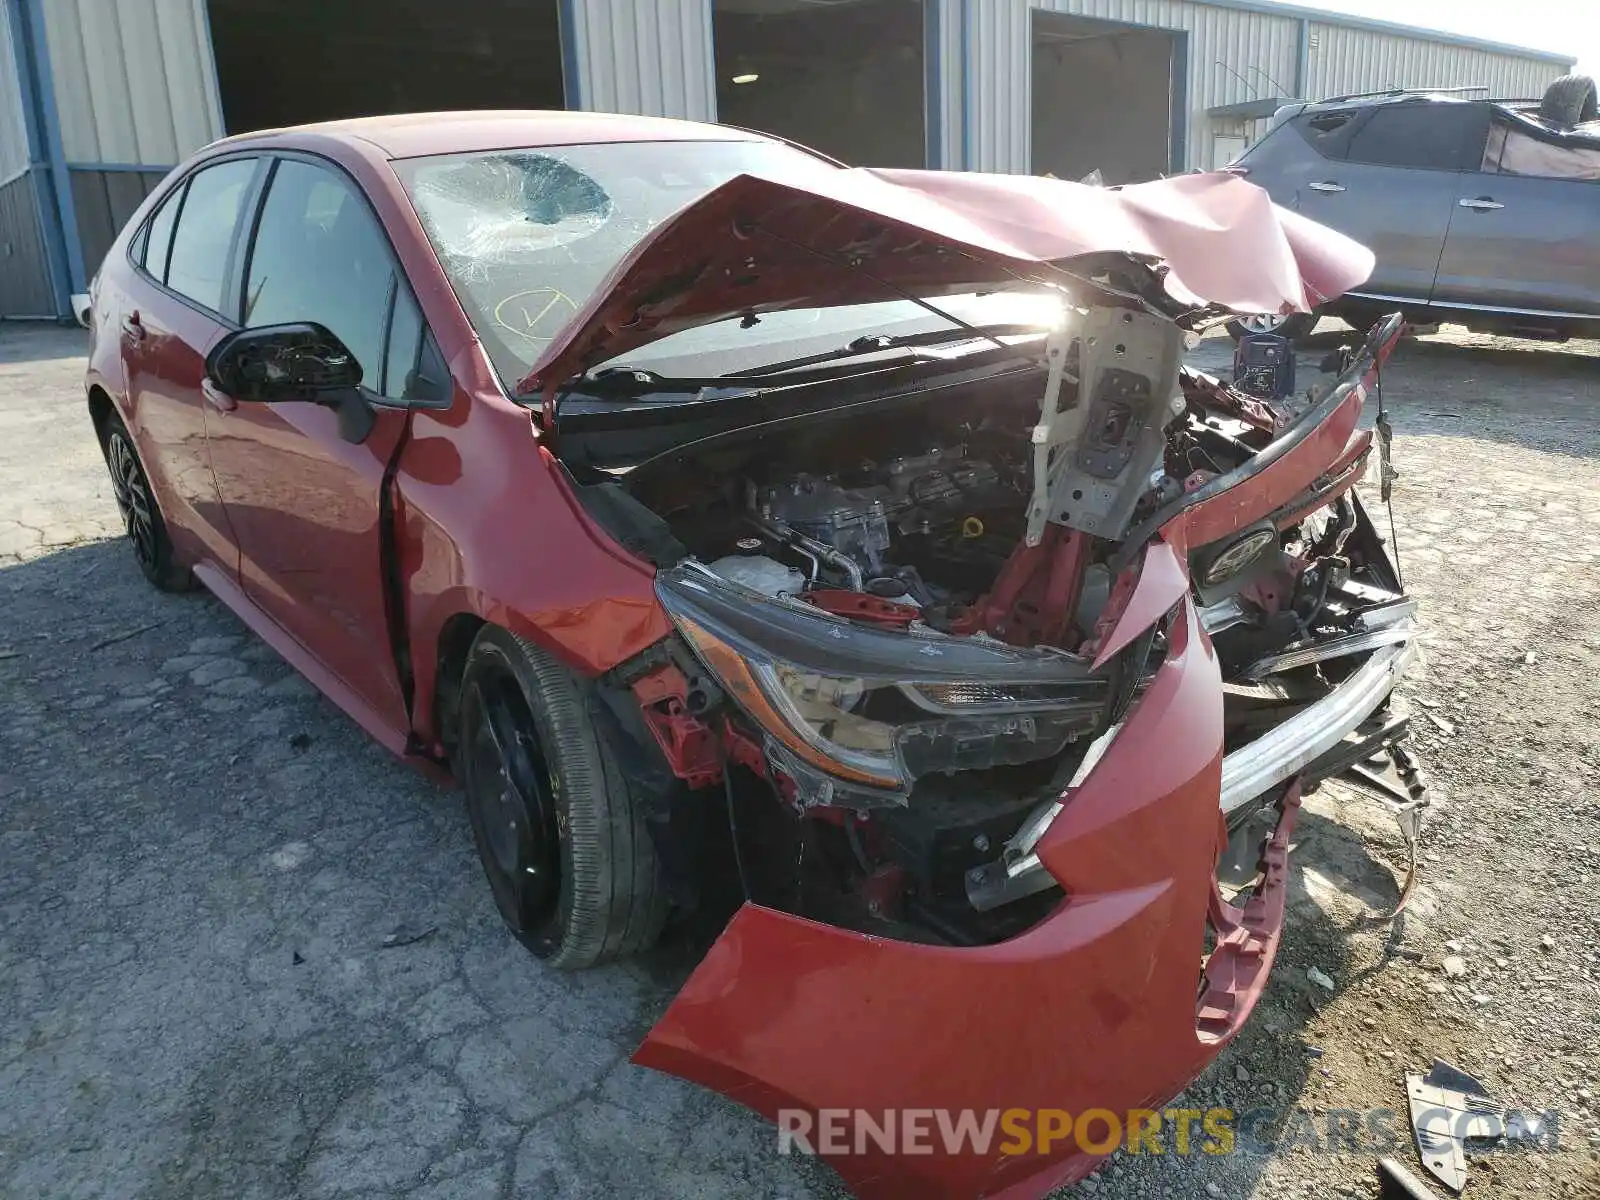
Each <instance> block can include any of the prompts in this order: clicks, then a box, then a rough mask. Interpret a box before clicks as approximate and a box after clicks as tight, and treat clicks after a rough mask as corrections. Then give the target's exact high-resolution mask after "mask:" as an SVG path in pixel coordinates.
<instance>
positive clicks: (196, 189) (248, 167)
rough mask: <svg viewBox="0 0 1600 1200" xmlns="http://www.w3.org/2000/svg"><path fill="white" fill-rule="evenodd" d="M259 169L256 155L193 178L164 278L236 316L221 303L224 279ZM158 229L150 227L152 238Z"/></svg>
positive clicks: (183, 291) (199, 301) (178, 289)
mask: <svg viewBox="0 0 1600 1200" xmlns="http://www.w3.org/2000/svg"><path fill="white" fill-rule="evenodd" d="M255 170H256V160H255V159H253V158H240V159H233V160H231V161H229V162H225V163H218V164H217V165H216V166H214V167H206V168H205V169H204V170H201V171H198V172H196V173H195V174H194V176H193V177H192V178H190V180H189V186H188V188H187V190H186V191H185V192H184V193H183V197H184V198H183V203H182V205H181V206H180V207H179V209H178V221H177V228H176V229H175V230H174V231H173V234H172V250H171V253H170V255H169V256H168V260H167V274H166V278H165V280H164V281H163V282H165V283H166V285H167V286H168V287H169V288H171V289H172V290H173V291H175V292H178V293H179V294H181V295H184V296H187V297H189V299H191V300H193V301H194V302H195V303H196V304H203V305H205V307H207V308H209V309H211V310H212V311H213V312H220V313H224V314H225V315H227V316H232V315H233V313H232V307H233V306H232V305H229V306H228V308H227V309H224V308H223V307H222V281H223V278H224V277H225V276H226V275H227V273H228V257H229V252H230V251H231V250H232V249H233V233H234V229H235V228H236V227H237V226H238V224H239V211H240V210H241V209H242V208H243V207H244V198H245V193H246V192H247V191H248V190H249V187H250V179H251V177H252V176H253V175H254V174H255ZM154 233H155V231H154V229H152V230H151V234H152V237H151V241H152V242H154V240H155V238H154ZM147 261H148V258H147Z"/></svg>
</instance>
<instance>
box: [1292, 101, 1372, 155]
mask: <svg viewBox="0 0 1600 1200" xmlns="http://www.w3.org/2000/svg"><path fill="white" fill-rule="evenodd" d="M1358 115H1359V114H1358V113H1356V112H1353V111H1343V112H1341V111H1332V112H1314V113H1302V114H1301V115H1300V116H1298V117H1296V118H1295V119H1294V122H1293V124H1294V127H1295V129H1296V130H1297V131H1298V132H1299V134H1300V136H1301V137H1302V138H1304V139H1305V140H1306V141H1307V142H1309V143H1310V145H1311V148H1312V149H1313V150H1315V151H1316V152H1317V153H1318V154H1320V155H1322V157H1323V158H1333V159H1342V158H1343V157H1344V156H1345V151H1346V150H1348V149H1349V146H1350V135H1351V134H1353V133H1354V132H1355V130H1356V126H1357V124H1358V123H1359V122H1358V121H1357V120H1356V118H1357V116H1358Z"/></svg>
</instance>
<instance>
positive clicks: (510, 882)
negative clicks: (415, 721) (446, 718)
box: [460, 659, 562, 957]
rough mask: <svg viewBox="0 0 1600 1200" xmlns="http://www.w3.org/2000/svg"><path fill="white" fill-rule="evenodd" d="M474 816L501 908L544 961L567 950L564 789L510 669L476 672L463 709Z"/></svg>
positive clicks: (489, 666)
mask: <svg viewBox="0 0 1600 1200" xmlns="http://www.w3.org/2000/svg"><path fill="white" fill-rule="evenodd" d="M461 721H462V726H461V729H462V734H463V735H464V736H463V738H462V744H461V751H460V752H461V761H462V766H463V772H464V774H465V776H466V778H465V780H464V783H465V784H466V792H467V812H468V815H469V817H470V819H471V821H472V834H473V838H474V839H475V840H476V842H477V844H478V853H479V856H480V858H481V859H482V860H483V867H484V873H485V874H486V875H487V876H488V877H489V887H490V890H491V891H492V892H493V893H494V902H495V906H496V907H497V908H498V909H499V910H500V915H501V916H502V917H503V918H504V919H505V922H506V924H507V925H508V926H510V927H511V931H512V932H513V933H514V934H515V935H516V936H517V938H518V939H519V940H520V941H521V942H522V943H523V945H525V946H527V947H528V949H530V950H532V951H533V952H534V953H535V954H537V955H539V956H540V957H548V956H549V955H550V954H551V953H553V952H554V950H555V949H556V948H557V947H558V946H559V945H560V943H561V932H562V931H561V924H562V922H561V921H560V910H561V887H562V868H561V860H562V854H561V829H562V821H561V817H560V815H559V812H558V809H557V805H556V786H555V783H554V780H553V779H552V777H551V774H550V769H549V766H548V765H547V764H546V762H545V758H544V754H543V752H542V751H541V750H540V748H539V743H538V736H537V733H536V731H535V727H534V721H533V714H532V712H531V711H530V710H529V707H528V702H527V699H526V697H524V695H523V693H522V689H521V687H520V686H519V685H518V682H517V679H516V677H515V676H514V675H513V674H512V672H511V670H510V668H509V666H507V665H506V664H504V663H503V662H496V661H494V660H492V659H491V660H489V661H487V662H485V663H483V664H481V665H480V666H479V669H478V670H476V671H474V673H473V678H472V679H471V680H469V681H468V683H467V687H466V694H465V695H464V696H463V697H462V706H461Z"/></svg>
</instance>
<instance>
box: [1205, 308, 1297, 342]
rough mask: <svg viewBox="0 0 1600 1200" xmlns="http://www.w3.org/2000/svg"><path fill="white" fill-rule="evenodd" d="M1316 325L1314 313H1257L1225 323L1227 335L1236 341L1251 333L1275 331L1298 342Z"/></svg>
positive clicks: (1280, 335)
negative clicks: (1278, 314)
mask: <svg viewBox="0 0 1600 1200" xmlns="http://www.w3.org/2000/svg"><path fill="white" fill-rule="evenodd" d="M1316 327H1317V315H1316V313H1289V314H1288V315H1287V316H1273V315H1271V314H1268V313H1259V314H1257V315H1255V316H1249V317H1240V318H1239V319H1238V320H1236V321H1229V322H1228V325H1227V329H1228V336H1229V337H1231V338H1232V339H1233V340H1234V341H1236V342H1237V341H1239V340H1240V339H1242V338H1244V337H1246V336H1248V335H1250V334H1252V333H1275V334H1277V335H1278V336H1279V337H1286V338H1288V339H1289V340H1290V341H1291V342H1299V341H1301V340H1303V339H1304V338H1307V337H1309V336H1310V334H1311V331H1312V330H1313V329H1315V328H1316Z"/></svg>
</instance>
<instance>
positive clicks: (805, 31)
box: [712, 0, 927, 167]
mask: <svg viewBox="0 0 1600 1200" xmlns="http://www.w3.org/2000/svg"><path fill="white" fill-rule="evenodd" d="M712 14H713V16H712V21H713V25H712V33H713V36H714V38H715V42H716V71H717V119H718V120H719V121H722V122H724V123H726V124H729V125H742V126H744V127H746V128H748V129H759V130H762V131H763V132H766V133H772V134H776V135H778V136H779V137H784V138H788V139H789V140H790V141H793V142H800V143H801V144H803V145H806V146H811V147H812V148H814V149H817V150H821V151H822V152H823V153H825V154H831V155H833V157H835V158H838V159H842V160H843V161H844V162H847V163H849V164H851V165H852V166H869V167H920V166H924V165H925V164H926V163H927V144H926V143H927V138H926V126H925V123H924V122H925V119H926V118H925V109H926V105H925V103H924V100H923V91H924V88H923V82H924V72H925V70H926V57H925V50H924V38H925V35H924V31H923V22H924V19H925V14H924V12H923V3H922V0H833V2H830V3H820V4H819V3H815V2H814V0H715V3H714V4H713V7H712Z"/></svg>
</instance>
